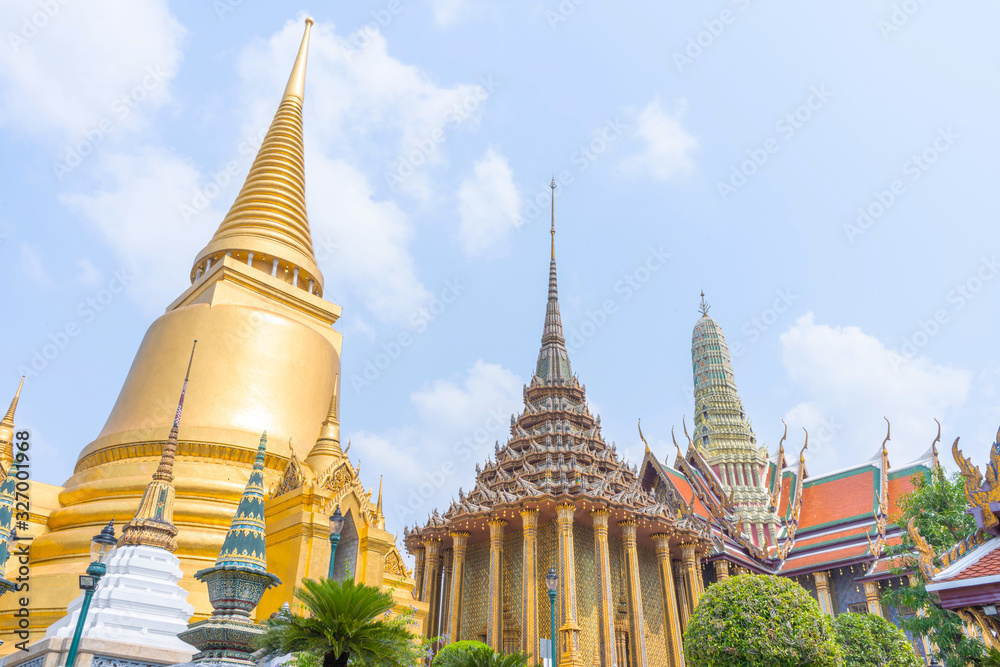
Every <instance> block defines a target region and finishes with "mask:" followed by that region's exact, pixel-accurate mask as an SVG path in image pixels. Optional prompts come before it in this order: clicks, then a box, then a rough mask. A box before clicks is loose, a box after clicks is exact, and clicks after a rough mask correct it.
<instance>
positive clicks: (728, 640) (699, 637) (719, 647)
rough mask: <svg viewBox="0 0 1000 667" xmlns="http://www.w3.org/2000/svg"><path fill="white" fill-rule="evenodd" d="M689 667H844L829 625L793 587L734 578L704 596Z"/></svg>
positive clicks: (688, 648)
mask: <svg viewBox="0 0 1000 667" xmlns="http://www.w3.org/2000/svg"><path fill="white" fill-rule="evenodd" d="M684 656H685V658H686V661H687V665H688V667H840V666H841V665H842V664H843V661H842V658H841V651H840V647H839V646H838V645H837V642H836V639H835V635H834V632H833V626H832V624H831V623H830V619H829V618H828V617H827V616H826V615H825V614H824V613H823V612H822V611H820V608H819V604H818V603H817V602H816V601H815V600H813V599H812V598H811V597H809V594H808V593H806V591H805V590H804V589H803V588H802V587H801V586H799V585H798V584H797V583H795V582H794V581H791V580H790V579H785V578H783V577H771V576H757V575H742V576H738V577H729V578H728V579H725V580H723V581H720V582H719V583H716V584H713V585H712V586H710V587H709V588H708V590H706V591H705V594H704V595H703V596H702V598H701V602H700V603H699V604H698V607H697V609H695V610H694V614H692V616H691V620H690V621H689V622H688V626H687V630H685V632H684Z"/></svg>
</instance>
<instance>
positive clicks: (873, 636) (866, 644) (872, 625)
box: [833, 613, 924, 667]
mask: <svg viewBox="0 0 1000 667" xmlns="http://www.w3.org/2000/svg"><path fill="white" fill-rule="evenodd" d="M833 629H834V632H836V634H837V643H839V644H840V648H841V650H842V651H843V652H844V667H921V665H923V664H924V661H923V660H921V659H920V658H918V657H917V654H916V653H915V652H914V651H913V646H912V645H911V644H910V642H909V640H908V639H907V638H906V635H905V634H903V631H902V630H900V629H899V628H897V627H896V626H895V625H893V624H892V623H890V622H889V621H887V620H885V619H884V618H882V617H881V616H875V615H874V614H850V613H848V614H841V615H840V616H838V617H837V618H836V619H834V621H833Z"/></svg>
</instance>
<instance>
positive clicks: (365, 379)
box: [350, 278, 468, 394]
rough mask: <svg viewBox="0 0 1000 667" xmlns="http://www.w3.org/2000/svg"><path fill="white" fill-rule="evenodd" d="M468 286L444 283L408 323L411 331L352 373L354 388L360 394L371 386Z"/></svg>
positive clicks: (403, 333)
mask: <svg viewBox="0 0 1000 667" xmlns="http://www.w3.org/2000/svg"><path fill="white" fill-rule="evenodd" d="M467 287H468V286H467V285H464V284H463V283H461V282H460V281H459V280H458V279H457V278H456V279H453V280H446V281H444V287H443V288H442V289H441V290H440V291H439V292H438V293H437V294H435V295H434V298H433V299H431V301H430V303H428V304H427V305H426V306H421V307H420V308H418V309H417V310H415V311H413V313H412V314H411V315H410V317H409V319H408V320H407V325H408V326H409V329H408V330H404V331H400V332H399V333H397V334H396V335H395V336H394V337H393V338H392V339H391V340H389V341H388V342H386V343H382V345H381V346H380V351H379V352H376V353H375V355H374V356H373V357H371V358H370V359H366V360H365V364H364V368H363V369H362V371H361V372H360V373H352V374H351V377H350V381H351V386H352V387H353V388H354V391H355V392H356V393H357V394H360V393H361V392H362V391H364V390H365V389H367V388H368V387H370V386H372V384H373V383H374V382H376V381H377V380H378V379H379V378H380V377H381V376H382V373H384V372H385V371H386V370H388V369H389V367H390V366H392V364H393V363H394V362H395V361H396V360H397V359H399V357H400V356H402V354H403V352H404V351H405V350H407V349H408V348H410V347H411V346H412V345H413V343H414V342H415V341H416V339H417V336H419V335H420V334H422V333H424V332H425V331H427V329H428V327H430V325H431V324H432V323H433V322H434V321H435V320H437V319H438V318H439V317H441V316H442V315H443V314H444V312H445V311H446V310H447V309H448V307H449V306H451V304H453V303H455V301H457V300H458V298H459V297H460V296H461V295H462V293H463V292H465V290H466V289H467Z"/></svg>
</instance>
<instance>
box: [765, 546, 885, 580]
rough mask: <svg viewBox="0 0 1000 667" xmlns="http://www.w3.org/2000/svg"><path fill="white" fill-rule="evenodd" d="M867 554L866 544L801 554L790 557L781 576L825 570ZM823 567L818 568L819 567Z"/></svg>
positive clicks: (782, 569)
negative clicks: (810, 570)
mask: <svg viewBox="0 0 1000 667" xmlns="http://www.w3.org/2000/svg"><path fill="white" fill-rule="evenodd" d="M867 553H868V544H867V543H865V544H855V545H853V546H849V547H843V548H842V549H833V550H830V551H820V552H817V553H810V554H803V555H801V556H790V557H789V558H788V560H786V561H785V564H784V566H783V567H782V568H781V574H788V573H790V572H794V571H797V570H805V569H825V568H827V567H830V566H832V565H833V564H835V563H838V562H842V561H848V560H856V559H858V558H860V557H861V556H864V555H866V554H867ZM821 565H822V566H823V568H820V567H819V566H821Z"/></svg>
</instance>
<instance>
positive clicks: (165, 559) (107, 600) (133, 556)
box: [32, 546, 195, 667]
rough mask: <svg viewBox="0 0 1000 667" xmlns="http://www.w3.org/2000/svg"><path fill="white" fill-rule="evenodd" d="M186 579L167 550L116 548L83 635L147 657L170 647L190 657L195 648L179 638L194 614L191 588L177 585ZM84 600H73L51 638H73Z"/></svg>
mask: <svg viewBox="0 0 1000 667" xmlns="http://www.w3.org/2000/svg"><path fill="white" fill-rule="evenodd" d="M180 579H181V569H180V561H179V560H177V557H176V556H174V555H173V554H172V553H170V552H169V551H166V550H165V549H157V548H155V547H147V546H126V547H122V548H120V549H116V550H115V551H114V553H112V554H111V558H110V560H108V562H107V574H106V575H104V577H102V578H101V581H100V584H99V585H98V588H97V591H96V592H95V593H94V597H93V599H92V600H91V603H90V610H89V611H88V612H87V619H86V621H85V622H84V628H83V638H84V639H87V638H90V639H105V640H109V641H112V642H117V643H120V644H123V645H124V644H134V645H136V646H137V647H139V649H141V650H142V651H143V653H142V654H143V655H149V656H154V655H155V652H156V651H158V650H165V651H174V652H178V653H187V655H188V656H190V655H191V654H192V653H194V651H195V649H194V647H192V646H190V645H188V644H185V643H184V642H182V641H181V640H180V639H178V638H177V634H178V633H180V632H183V631H185V630H187V624H188V621H189V620H190V618H191V615H192V613H193V612H194V607H192V606H191V605H190V604H188V603H187V595H188V594H187V591H185V590H184V589H183V588H181V587H180V586H178V584H177V582H179V581H180ZM82 604H83V594H82V593H81V594H80V595H79V596H78V597H77V598H76V599H75V600H73V601H72V602H71V603H70V604H69V608H68V609H67V614H66V616H64V617H63V618H61V619H60V620H58V621H56V622H55V623H53V624H52V625H50V626H49V628H48V630H46V631H45V638H46V639H54V638H67V639H69V638H72V636H73V632H74V631H75V630H76V623H77V619H78V618H79V614H80V606H81V605H82ZM32 667H35V666H34V665H33V666H32Z"/></svg>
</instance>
